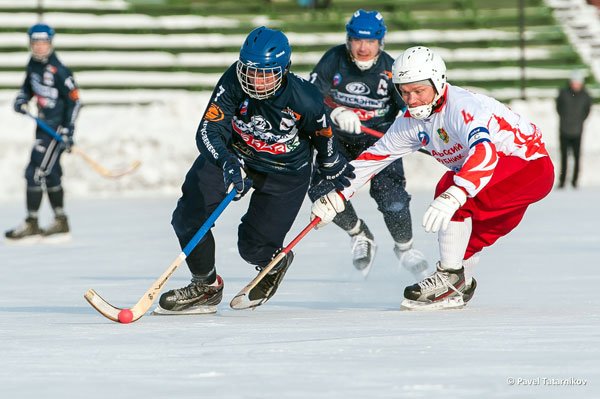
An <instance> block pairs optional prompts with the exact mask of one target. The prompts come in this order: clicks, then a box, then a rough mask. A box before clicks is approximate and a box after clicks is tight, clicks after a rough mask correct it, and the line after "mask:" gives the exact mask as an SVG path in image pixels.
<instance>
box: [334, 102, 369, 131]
mask: <svg viewBox="0 0 600 399" xmlns="http://www.w3.org/2000/svg"><path fill="white" fill-rule="evenodd" d="M329 117H330V118H331V120H332V121H333V123H335V124H336V125H338V126H339V128H340V129H342V130H344V131H346V132H348V133H354V134H360V133H362V131H361V130H360V127H361V126H362V125H361V123H360V119H359V118H358V115H356V114H355V113H354V112H353V111H352V110H350V109H348V108H344V107H337V108H336V109H334V110H333V111H331V115H329Z"/></svg>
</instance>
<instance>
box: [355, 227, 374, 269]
mask: <svg viewBox="0 0 600 399" xmlns="http://www.w3.org/2000/svg"><path fill="white" fill-rule="evenodd" d="M359 223H360V230H359V232H358V233H356V234H354V235H351V238H352V239H351V244H352V263H353V264H354V267H355V268H356V269H357V270H360V271H361V272H362V274H363V276H365V277H367V275H368V274H369V272H370V271H371V267H372V266H373V261H374V260H375V253H376V252H377V245H376V244H375V241H374V239H373V238H374V237H373V234H371V231H369V228H368V227H367V225H366V224H365V222H363V221H362V220H361V221H360V222H359Z"/></svg>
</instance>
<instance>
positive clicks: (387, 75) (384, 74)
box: [380, 71, 392, 79]
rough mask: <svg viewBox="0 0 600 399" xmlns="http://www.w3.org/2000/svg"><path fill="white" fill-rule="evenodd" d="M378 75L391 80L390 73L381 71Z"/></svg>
mask: <svg viewBox="0 0 600 399" xmlns="http://www.w3.org/2000/svg"><path fill="white" fill-rule="evenodd" d="M380 75H383V76H385V77H386V78H388V79H392V71H383V72H381V73H380Z"/></svg>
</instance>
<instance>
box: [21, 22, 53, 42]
mask: <svg viewBox="0 0 600 399" xmlns="http://www.w3.org/2000/svg"><path fill="white" fill-rule="evenodd" d="M27 35H29V40H30V41H35V40H45V41H48V42H51V41H52V39H53V38H54V29H52V28H51V27H50V26H49V25H46V24H35V25H33V26H32V27H31V28H29V30H28V31H27Z"/></svg>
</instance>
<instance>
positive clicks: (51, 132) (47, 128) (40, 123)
mask: <svg viewBox="0 0 600 399" xmlns="http://www.w3.org/2000/svg"><path fill="white" fill-rule="evenodd" d="M27 116H28V117H30V118H32V119H34V120H35V121H36V122H37V124H38V126H39V127H41V128H42V130H43V131H45V132H46V133H48V134H49V135H50V136H52V138H53V139H54V140H56V141H58V142H59V143H62V142H63V141H64V140H63V138H62V136H61V135H60V134H58V133H57V132H56V130H54V129H52V128H51V127H50V126H49V125H48V124H47V123H46V122H44V121H43V120H41V119H40V118H38V117H36V116H33V115H31V114H30V113H27Z"/></svg>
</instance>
